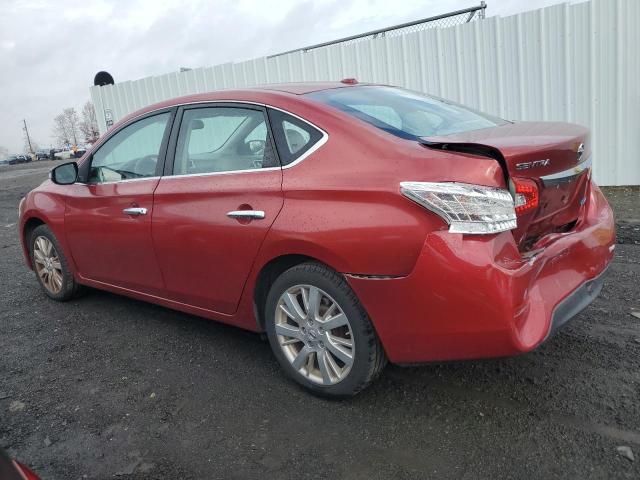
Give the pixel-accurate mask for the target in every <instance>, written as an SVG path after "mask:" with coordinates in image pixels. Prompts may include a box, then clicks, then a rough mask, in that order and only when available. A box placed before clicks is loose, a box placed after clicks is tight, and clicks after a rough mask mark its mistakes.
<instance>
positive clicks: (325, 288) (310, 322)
mask: <svg viewBox="0 0 640 480" xmlns="http://www.w3.org/2000/svg"><path fill="white" fill-rule="evenodd" d="M265 312H266V316H267V317H266V330H267V336H268V338H269V342H270V344H271V348H272V350H273V352H274V354H275V356H276V358H277V359H278V361H279V362H280V364H281V365H282V367H283V368H284V370H285V371H286V372H287V373H288V374H289V376H291V377H292V378H293V379H294V380H295V381H296V382H298V383H299V384H301V385H303V386H304V387H305V388H307V389H309V390H311V391H312V392H314V393H317V394H321V395H326V396H349V395H355V394H356V393H358V392H359V391H360V390H362V389H363V388H365V387H366V386H367V385H368V384H369V383H370V382H371V381H372V380H373V379H375V378H376V377H377V376H378V375H379V373H380V372H381V371H382V369H383V368H384V365H385V364H386V357H385V355H384V351H383V349H382V345H381V344H380V341H379V340H378V337H377V335H376V333H375V331H374V329H373V326H372V325H371V321H370V320H369V317H368V316H367V314H366V312H365V311H364V309H363V308H362V305H361V304H360V302H359V301H358V299H357V297H356V296H355V294H354V293H353V291H352V290H351V288H350V287H349V285H348V284H347V283H346V281H345V280H344V278H343V277H342V276H340V275H339V274H337V273H336V272H334V271H332V270H330V269H328V268H327V267H324V266H322V265H319V264H315V263H305V264H301V265H297V266H295V267H292V268H290V269H289V270H287V271H286V272H284V273H283V274H282V275H281V276H280V277H278V279H277V280H276V281H275V282H274V284H273V286H272V287H271V290H270V292H269V295H268V297H267V304H266V309H265Z"/></svg>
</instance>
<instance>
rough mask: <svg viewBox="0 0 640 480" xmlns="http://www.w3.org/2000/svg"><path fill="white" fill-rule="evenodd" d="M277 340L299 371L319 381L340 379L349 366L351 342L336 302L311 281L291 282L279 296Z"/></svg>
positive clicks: (331, 381)
mask: <svg viewBox="0 0 640 480" xmlns="http://www.w3.org/2000/svg"><path fill="white" fill-rule="evenodd" d="M275 333H276V336H277V339H278V344H279V345H280V348H282V351H283V352H284V354H285V357H286V358H287V360H289V362H290V363H291V366H292V367H293V368H294V370H296V371H297V372H298V373H299V374H300V375H302V376H304V377H305V378H307V379H308V380H310V381H311V382H313V383H316V384H319V385H334V384H336V383H339V382H340V381H342V380H344V379H345V378H346V377H347V375H348V374H349V372H350V371H351V367H352V366H353V360H354V354H355V343H354V338H353V334H352V331H351V325H350V324H349V319H348V318H347V316H346V315H345V313H344V311H343V310H342V308H341V307H340V305H338V303H337V302H336V301H335V300H334V299H333V298H331V297H330V296H329V295H328V294H327V293H326V292H325V291H323V290H321V289H319V288H317V287H314V286H313V285H295V286H293V287H291V288H289V289H288V290H286V291H285V292H284V293H283V294H282V295H281V296H280V298H279V300H278V303H277V307H276V315H275Z"/></svg>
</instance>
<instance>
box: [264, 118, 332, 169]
mask: <svg viewBox="0 0 640 480" xmlns="http://www.w3.org/2000/svg"><path fill="white" fill-rule="evenodd" d="M268 112H269V120H270V121H271V128H272V130H273V136H274V138H275V141H276V148H277V149H278V154H279V156H280V162H281V163H282V165H289V164H290V163H293V162H295V161H296V160H298V159H299V158H300V157H302V156H303V155H304V154H305V153H307V152H308V151H309V150H311V149H312V148H313V146H314V145H316V144H317V143H318V142H319V141H320V140H321V139H322V135H323V134H322V132H321V131H320V130H318V129H317V128H315V127H313V126H311V125H310V124H308V123H307V122H305V121H304V120H300V119H299V118H296V117H294V116H293V115H289V114H287V113H284V112H281V111H280V110H274V109H272V108H270V109H268Z"/></svg>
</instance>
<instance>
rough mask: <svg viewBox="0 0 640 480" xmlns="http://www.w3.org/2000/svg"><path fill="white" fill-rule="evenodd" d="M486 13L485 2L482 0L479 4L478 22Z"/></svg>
mask: <svg viewBox="0 0 640 480" xmlns="http://www.w3.org/2000/svg"><path fill="white" fill-rule="evenodd" d="M486 11H487V2H485V1H484V0H482V1H481V2H480V20H484V14H485V12H486Z"/></svg>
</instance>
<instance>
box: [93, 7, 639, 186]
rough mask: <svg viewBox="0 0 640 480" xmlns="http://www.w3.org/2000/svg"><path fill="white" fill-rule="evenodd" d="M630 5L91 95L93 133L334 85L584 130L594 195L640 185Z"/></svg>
mask: <svg viewBox="0 0 640 480" xmlns="http://www.w3.org/2000/svg"><path fill="white" fill-rule="evenodd" d="M639 50H640V0H590V1H587V2H583V3H578V4H559V5H556V6H553V7H548V8H545V9H541V10H533V11H530V12H524V13H521V14H518V15H514V16H510V17H505V18H501V17H488V18H487V19H485V20H483V21H475V22H472V23H468V24H464V25H459V26H456V27H449V28H444V29H441V28H437V29H436V28H434V29H427V30H422V31H418V32H412V33H406V34H402V35H398V36H387V37H384V36H381V37H378V38H374V39H370V40H361V41H358V42H353V43H350V44H338V45H332V46H329V47H324V48H319V49H316V50H311V51H308V52H294V53H290V54H287V55H282V56H278V57H274V58H266V57H265V58H258V59H254V60H248V61H245V62H240V63H227V64H224V65H216V66H214V67H206V68H197V69H194V70H191V71H186V72H182V73H177V72H176V73H169V74H166V75H159V76H155V77H148V78H143V79H141V80H135V81H126V82H121V83H119V84H116V85H109V86H105V87H92V89H91V97H92V100H93V102H94V104H95V106H96V111H97V113H98V118H99V122H100V129H101V131H102V132H104V131H105V129H106V126H105V118H104V115H103V113H104V112H105V111H106V110H110V111H111V114H112V115H113V120H114V121H117V120H118V119H120V118H122V117H123V116H124V115H126V114H128V113H130V112H132V111H135V110H137V109H139V108H141V107H144V106H145V105H148V104H151V103H155V102H158V101H161V100H164V99H168V98H172V97H176V96H180V95H186V94H190V93H197V92H206V91H210V90H216V89H222V88H233V87H243V86H250V85H258V84H265V83H277V82H292V81H309V80H338V79H341V78H345V77H355V78H357V79H359V80H360V81H367V82H379V83H388V84H393V85H399V86H404V87H407V88H410V89H413V90H419V91H423V92H427V93H431V94H434V95H438V96H442V97H445V98H449V99H452V100H455V101H458V102H461V103H464V104H466V105H469V106H472V107H475V108H478V109H480V110H483V111H486V112H488V113H492V114H495V115H499V116H501V117H503V118H507V119H515V120H559V121H568V122H576V123H580V124H583V125H587V126H589V127H590V128H591V131H592V142H593V147H594V176H595V178H596V180H597V181H598V182H599V183H600V184H602V185H637V184H640V159H639V158H638V152H639V151H640V51H639Z"/></svg>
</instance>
